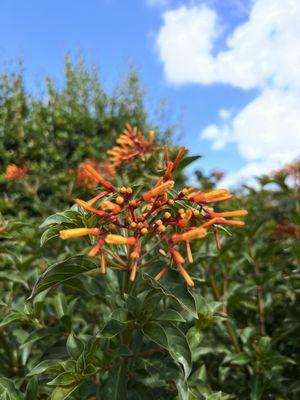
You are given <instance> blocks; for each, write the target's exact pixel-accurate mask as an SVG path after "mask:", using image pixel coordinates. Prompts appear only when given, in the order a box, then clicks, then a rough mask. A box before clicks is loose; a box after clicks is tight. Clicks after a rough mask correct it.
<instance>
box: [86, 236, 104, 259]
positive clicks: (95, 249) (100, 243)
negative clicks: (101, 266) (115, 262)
mask: <svg viewBox="0 0 300 400" xmlns="http://www.w3.org/2000/svg"><path fill="white" fill-rule="evenodd" d="M103 245H104V239H103V238H102V239H100V240H98V242H97V244H96V245H95V246H94V247H92V248H91V250H90V251H89V252H88V256H89V257H94V256H95V255H96V254H98V252H99V250H100V249H102V247H103Z"/></svg>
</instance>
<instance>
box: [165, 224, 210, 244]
mask: <svg viewBox="0 0 300 400" xmlns="http://www.w3.org/2000/svg"><path fill="white" fill-rule="evenodd" d="M206 233H207V231H206V229H204V228H203V227H199V228H195V229H191V230H189V231H187V232H185V233H182V234H176V233H175V234H174V235H172V238H171V239H172V242H173V243H178V242H181V241H183V240H193V239H201V238H203V237H204V236H206Z"/></svg>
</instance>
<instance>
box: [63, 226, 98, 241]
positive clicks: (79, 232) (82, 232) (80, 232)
mask: <svg viewBox="0 0 300 400" xmlns="http://www.w3.org/2000/svg"><path fill="white" fill-rule="evenodd" d="M101 233H102V231H101V230H100V229H98V228H74V229H64V230H62V231H60V232H59V236H60V237H61V239H73V238H79V237H81V236H86V235H92V236H99V235H101Z"/></svg>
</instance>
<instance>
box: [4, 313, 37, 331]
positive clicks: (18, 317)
mask: <svg viewBox="0 0 300 400" xmlns="http://www.w3.org/2000/svg"><path fill="white" fill-rule="evenodd" d="M30 321H31V318H30V316H29V315H27V314H24V313H21V312H19V311H11V313H10V314H7V315H6V316H5V317H4V318H3V320H2V322H1V324H0V327H2V326H6V325H9V324H12V323H14V322H19V323H29V322H30Z"/></svg>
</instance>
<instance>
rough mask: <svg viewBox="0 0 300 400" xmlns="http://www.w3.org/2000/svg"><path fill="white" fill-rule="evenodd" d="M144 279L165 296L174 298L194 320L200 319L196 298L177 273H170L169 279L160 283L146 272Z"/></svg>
mask: <svg viewBox="0 0 300 400" xmlns="http://www.w3.org/2000/svg"><path fill="white" fill-rule="evenodd" d="M142 277H143V279H145V280H146V281H147V282H148V283H149V284H150V285H151V286H152V287H153V288H154V289H156V290H160V291H161V292H162V293H163V294H164V295H165V296H168V297H170V298H172V299H173V300H175V301H176V302H177V303H178V304H180V306H181V307H182V308H183V309H184V310H186V311H188V312H189V313H190V314H191V315H192V316H193V317H194V318H198V315H197V308H196V302H195V298H194V296H193V294H192V293H191V291H190V290H189V289H188V288H187V286H186V284H185V283H184V282H183V281H182V278H181V277H180V275H179V274H178V273H177V272H176V271H168V276H167V279H165V280H161V281H159V282H156V281H155V280H154V279H153V278H152V276H150V275H149V274H147V273H145V272H144V273H143V275H142Z"/></svg>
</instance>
